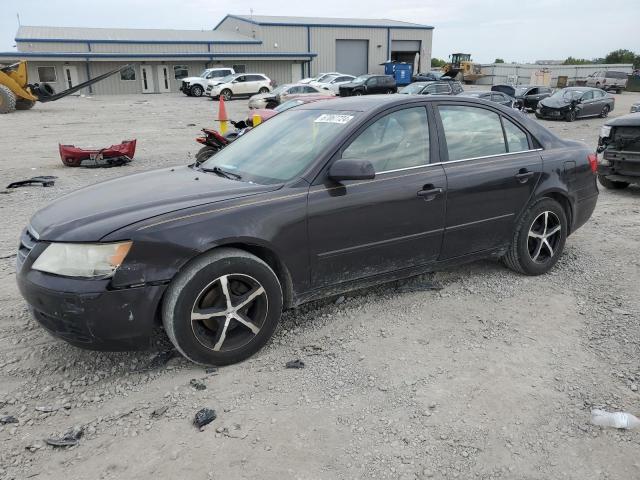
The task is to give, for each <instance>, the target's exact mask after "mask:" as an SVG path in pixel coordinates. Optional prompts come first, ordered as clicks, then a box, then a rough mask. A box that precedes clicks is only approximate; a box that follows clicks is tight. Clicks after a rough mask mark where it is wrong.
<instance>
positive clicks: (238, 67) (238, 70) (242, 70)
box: [233, 65, 247, 73]
mask: <svg viewBox="0 0 640 480" xmlns="http://www.w3.org/2000/svg"><path fill="white" fill-rule="evenodd" d="M233 69H234V70H235V72H236V73H247V66H246V65H233Z"/></svg>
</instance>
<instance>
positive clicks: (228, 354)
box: [16, 95, 598, 365]
mask: <svg viewBox="0 0 640 480" xmlns="http://www.w3.org/2000/svg"><path fill="white" fill-rule="evenodd" d="M595 171H596V158H595V154H593V153H592V152H591V150H590V149H589V148H587V147H586V146H585V145H584V144H581V143H579V142H575V141H569V140H563V139H561V138H559V137H557V136H556V135H554V134H553V133H552V132H550V131H549V130H547V129H545V128H544V127H543V126H542V125H541V124H540V123H538V122H536V121H533V120H530V119H528V118H525V117H524V116H522V115H521V114H520V112H519V111H517V110H514V109H511V108H506V107H503V106H501V105H499V104H497V103H489V102H485V101H481V100H477V99H473V98H462V97H455V96H449V97H444V96H432V95H378V96H365V97H352V98H340V99H332V100H323V101H317V102H312V103H307V104H304V105H299V106H297V107H295V108H292V109H290V110H287V111H284V112H282V113H279V114H278V115H276V116H274V117H272V118H271V119H269V121H267V122H264V123H262V124H260V125H259V126H257V127H255V128H253V129H252V130H250V131H248V132H247V133H245V134H244V135H243V136H242V137H239V138H238V139H237V140H236V141H234V142H233V143H231V144H230V145H228V146H226V147H225V148H223V149H222V150H220V151H219V152H218V153H216V155H214V156H213V157H211V158H210V159H209V160H207V161H205V162H204V163H202V164H192V165H189V166H187V165H185V166H181V167H170V168H164V169H159V170H154V171H147V172H143V173H137V174H133V175H129V176H125V177H121V178H116V179H111V180H107V181H105V182H102V183H99V184H96V185H92V186H90V187H86V188H83V189H81V190H77V191H75V192H72V193H70V194H67V195H65V196H63V197H61V198H59V199H57V200H55V201H54V202H52V203H51V204H49V205H48V206H46V207H44V208H43V209H41V210H40V211H38V212H37V213H35V215H34V216H33V217H32V218H31V220H30V222H29V224H28V225H27V226H26V228H25V229H24V230H23V232H22V235H21V238H20V244H19V249H18V252H17V260H16V268H17V275H16V278H17V283H18V287H19V289H20V292H21V294H22V296H23V297H24V298H25V299H26V301H27V304H28V305H29V308H30V310H31V312H32V314H33V316H34V317H35V319H36V320H37V321H38V322H39V323H40V324H41V325H42V326H43V327H44V328H46V329H47V330H48V331H49V332H51V333H52V334H53V335H55V336H58V337H60V338H63V339H65V340H66V341H68V342H70V343H72V344H73V345H77V346H80V347H84V348H90V349H99V350H100V349H101V350H127V349H135V348H141V347H148V346H150V344H151V338H152V337H153V335H152V334H153V332H154V330H155V329H156V328H157V327H160V326H162V327H164V331H165V332H166V334H167V336H168V337H169V339H170V340H171V342H172V343H173V345H174V346H175V347H176V349H177V350H178V351H179V352H181V353H182V354H183V355H184V356H185V357H187V358H188V359H190V360H192V361H193V362H196V363H200V364H213V365H225V364H230V363H235V362H238V361H241V360H243V359H246V358H248V357H249V356H251V355H252V354H254V353H255V352H257V351H258V350H259V349H260V348H261V347H262V346H263V345H264V344H265V343H266V342H267V341H268V340H269V338H270V337H271V336H272V334H273V332H274V330H275V329H276V326H277V324H278V322H279V320H280V317H281V314H282V312H283V310H284V309H288V308H292V307H295V306H297V305H300V304H303V303H305V302H309V301H311V300H314V299H320V298H324V297H328V296H333V295H336V294H338V293H340V292H344V291H348V290H353V289H355V288H362V287H365V286H371V285H374V284H378V283H382V282H385V281H390V280H397V279H400V278H406V277H408V276H412V275H417V274H421V273H424V272H426V271H432V270H434V269H438V268H444V267H448V266H452V265H457V264H461V263H464V262H470V261H473V260H477V259H480V258H494V259H501V260H502V261H503V262H504V263H505V265H506V266H507V267H508V268H510V269H513V270H514V271H516V272H519V273H521V274H526V275H541V274H544V273H546V272H548V271H549V270H551V269H552V268H553V267H554V265H555V264H556V262H557V261H558V259H559V258H560V256H561V255H562V252H563V248H564V245H565V242H566V241H567V238H568V236H569V235H571V234H572V233H573V232H575V231H576V230H577V229H578V228H580V226H582V225H583V224H584V223H585V222H586V221H587V220H588V219H589V217H590V216H591V214H592V212H593V210H594V208H595V206H596V202H597V198H598V189H597V186H596V176H595ZM478 199H482V200H481V201H478Z"/></svg>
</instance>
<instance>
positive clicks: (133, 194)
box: [31, 166, 280, 242]
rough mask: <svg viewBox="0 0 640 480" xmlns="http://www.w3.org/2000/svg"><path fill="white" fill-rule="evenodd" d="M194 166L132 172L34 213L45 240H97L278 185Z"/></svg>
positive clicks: (69, 196)
mask: <svg viewBox="0 0 640 480" xmlns="http://www.w3.org/2000/svg"><path fill="white" fill-rule="evenodd" d="M278 188H280V185H256V184H253V183H246V182H240V181H236V180H230V179H227V178H224V177H220V176H218V175H216V174H213V173H205V172H202V171H197V170H193V169H191V168H189V167H186V166H184V167H175V168H164V169H161V170H153V171H150V172H144V173H138V174H134V175H128V176H125V177H121V178H116V179H113V180H107V181H106V182H102V183H98V184H96V185H92V186H89V187H85V188H82V189H80V190H76V191H75V192H73V193H70V194H67V195H65V196H63V197H61V198H59V199H57V200H55V201H54V202H52V203H50V204H49V205H47V206H46V207H44V208H43V209H41V210H39V211H38V212H36V214H35V215H34V216H33V217H32V218H31V227H32V228H33V229H34V230H35V231H36V232H37V233H38V235H39V238H40V239H41V240H49V241H69V242H94V241H98V240H100V239H101V238H103V237H105V236H106V235H108V234H109V233H111V232H113V231H115V230H118V229H120V228H123V227H126V226H127V225H131V224H133V223H137V222H140V221H142V220H146V219H148V218H151V217H155V216H157V215H162V214H165V213H169V212H173V211H176V210H182V209H185V208H190V207H196V206H198V205H206V204H210V203H215V202H220V201H223V200H231V199H234V198H239V197H246V196H249V195H256V194H259V193H264V192H269V191H273V190H277V189H278Z"/></svg>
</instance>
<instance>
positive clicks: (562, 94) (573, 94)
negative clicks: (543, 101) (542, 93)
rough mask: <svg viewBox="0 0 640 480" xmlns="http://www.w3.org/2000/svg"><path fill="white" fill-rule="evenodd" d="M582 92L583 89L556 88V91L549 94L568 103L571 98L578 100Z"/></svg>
mask: <svg viewBox="0 0 640 480" xmlns="http://www.w3.org/2000/svg"><path fill="white" fill-rule="evenodd" d="M583 93H584V91H583V90H558V91H557V92H556V93H554V94H553V95H551V98H556V99H559V100H562V101H564V102H566V103H569V102H571V101H573V100H579V99H580V97H582V94H583Z"/></svg>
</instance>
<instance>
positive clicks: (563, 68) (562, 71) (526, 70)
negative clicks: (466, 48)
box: [476, 63, 633, 87]
mask: <svg viewBox="0 0 640 480" xmlns="http://www.w3.org/2000/svg"><path fill="white" fill-rule="evenodd" d="M543 68H548V69H549V71H550V73H551V86H552V87H553V86H556V85H557V83H558V77H559V76H566V77H568V81H569V82H575V81H577V80H585V79H586V78H587V76H589V75H591V74H592V73H595V72H598V71H600V70H616V71H620V72H626V73H631V72H632V71H633V65H631V64H619V65H617V64H615V65H614V64H599V65H553V64H552V65H537V64H515V63H514V64H512V63H497V64H494V63H492V64H487V65H482V73H484V74H485V76H484V77H482V78H480V79H478V81H477V82H476V83H477V84H479V85H498V84H502V83H509V81H510V80H511V78H512V77H514V76H517V78H518V84H520V85H526V84H528V83H529V79H530V78H531V74H532V73H535V72H537V71H539V70H541V69H543Z"/></svg>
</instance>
